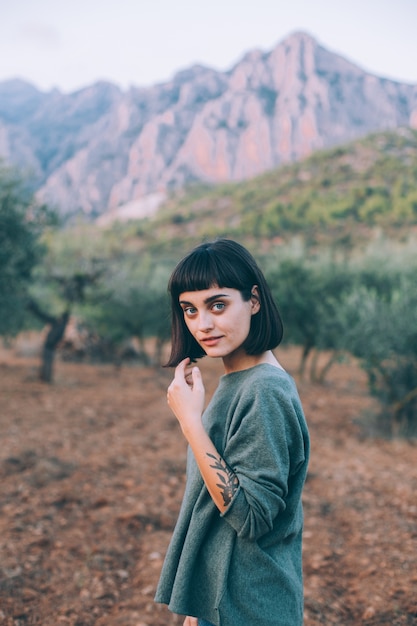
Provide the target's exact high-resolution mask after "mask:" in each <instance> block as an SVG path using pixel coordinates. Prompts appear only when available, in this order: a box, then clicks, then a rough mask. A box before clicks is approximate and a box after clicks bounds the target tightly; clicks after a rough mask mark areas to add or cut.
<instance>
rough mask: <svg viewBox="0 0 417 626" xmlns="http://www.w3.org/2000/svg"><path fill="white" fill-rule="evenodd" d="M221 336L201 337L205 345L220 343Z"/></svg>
mask: <svg viewBox="0 0 417 626" xmlns="http://www.w3.org/2000/svg"><path fill="white" fill-rule="evenodd" d="M220 339H221V337H206V338H205V339H201V343H202V344H204V345H205V346H215V345H217V344H218V343H219V341H220Z"/></svg>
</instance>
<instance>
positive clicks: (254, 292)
mask: <svg viewBox="0 0 417 626" xmlns="http://www.w3.org/2000/svg"><path fill="white" fill-rule="evenodd" d="M250 300H251V303H252V315H255V314H256V313H258V312H259V309H260V308H261V302H260V300H259V289H258V285H254V286H253V287H252V289H251V296H250Z"/></svg>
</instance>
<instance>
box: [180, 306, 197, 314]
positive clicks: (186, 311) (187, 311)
mask: <svg viewBox="0 0 417 626" xmlns="http://www.w3.org/2000/svg"><path fill="white" fill-rule="evenodd" d="M196 310H197V309H195V308H194V307H192V306H188V307H187V308H185V309H183V311H184V314H185V315H187V317H191V316H192V315H195V313H196Z"/></svg>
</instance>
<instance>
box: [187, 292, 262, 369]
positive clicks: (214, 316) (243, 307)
mask: <svg viewBox="0 0 417 626" xmlns="http://www.w3.org/2000/svg"><path fill="white" fill-rule="evenodd" d="M179 303H180V306H181V308H182V310H183V311H184V320H185V323H186V325H187V328H188V330H189V331H190V333H191V334H192V336H193V337H194V339H195V340H196V341H197V342H198V343H199V344H200V346H201V347H202V348H203V350H204V351H205V352H206V354H207V355H208V356H211V357H220V358H222V359H223V361H224V363H225V365H227V364H229V367H228V368H227V369H229V370H231V369H234V368H235V367H237V368H239V360H240V359H241V358H244V357H245V356H246V352H245V350H244V349H243V348H242V344H243V343H244V342H245V340H246V338H247V336H248V334H249V330H250V323H251V318H252V315H254V314H255V313H257V312H258V311H259V300H258V298H257V287H256V286H255V287H254V288H253V297H252V298H251V299H250V300H248V301H245V300H243V298H242V294H241V292H240V291H239V290H238V289H231V288H229V287H217V286H214V287H210V289H203V290H202V291H187V292H184V293H182V294H181V295H180V297H179Z"/></svg>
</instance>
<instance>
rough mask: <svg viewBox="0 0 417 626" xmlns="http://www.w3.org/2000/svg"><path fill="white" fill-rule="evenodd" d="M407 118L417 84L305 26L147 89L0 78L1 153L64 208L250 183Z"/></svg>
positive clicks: (97, 208) (109, 208)
mask: <svg viewBox="0 0 417 626" xmlns="http://www.w3.org/2000/svg"><path fill="white" fill-rule="evenodd" d="M398 126H413V127H417V85H408V84H401V83H398V82H394V81H391V80H386V79H384V78H380V77H377V76H373V75H371V74H368V73H366V72H364V71H362V70H361V69H360V68H358V67H357V66H355V65H353V64H352V63H350V62H348V61H346V60H345V59H343V58H342V57H340V56H338V55H336V54H333V53H331V52H329V51H328V50H326V49H325V48H323V47H322V46H320V45H319V44H318V43H317V42H316V41H315V40H314V39H313V38H312V37H310V36H309V35H307V34H305V33H295V34H293V35H291V36H290V37H288V38H287V39H285V40H284V41H282V42H281V43H279V44H278V45H277V46H276V47H275V48H274V49H273V50H271V51H270V52H266V53H264V52H261V51H257V50H255V51H252V52H249V53H248V54H246V55H245V56H244V57H243V58H242V60H241V61H240V62H239V63H237V65H236V66H235V67H233V68H232V69H231V70H230V71H228V72H224V73H222V72H217V71H214V70H212V69H209V68H206V67H201V66H195V67H191V68H190V69H188V70H186V71H182V72H179V73H178V74H177V75H176V76H174V78H173V79H172V81H170V82H168V83H164V84H160V85H155V86H154V87H151V88H148V89H140V88H132V89H130V90H129V91H127V92H123V91H121V90H119V89H118V88H117V87H116V86H114V85H112V84H108V83H98V84H95V85H92V86H90V87H88V88H86V89H82V90H80V91H78V92H75V93H71V94H62V93H60V92H59V91H57V90H55V91H51V92H49V93H42V92H39V91H38V90H37V89H35V88H34V87H33V86H31V85H29V84H27V83H24V82H21V81H7V82H3V83H0V155H1V156H2V157H3V158H4V159H5V160H6V161H9V162H11V163H14V164H17V165H19V166H20V167H21V168H24V169H26V170H28V171H30V172H31V173H32V174H34V176H35V177H36V181H37V186H38V194H39V196H40V197H41V198H42V199H43V200H46V201H47V202H49V203H51V204H53V205H56V206H57V207H58V208H59V209H60V211H61V212H62V213H63V214H66V215H74V214H77V213H80V212H81V213H84V214H89V215H91V217H97V216H99V215H101V214H110V215H111V214H112V213H114V212H116V211H118V210H120V209H121V208H123V207H124V206H125V205H127V204H128V205H129V207H130V208H132V206H137V208H138V210H139V212H140V207H141V206H142V203H145V204H146V199H147V198H148V196H151V197H152V198H156V197H158V198H162V197H163V196H164V193H165V192H166V191H167V190H169V189H172V188H175V187H180V186H183V185H185V184H187V183H190V182H192V181H197V180H201V181H208V182H220V181H229V180H241V179H244V178H248V177H251V176H254V175H256V174H259V173H261V172H263V171H265V170H267V169H271V168H273V167H276V166H277V165H279V164H281V163H284V162H288V161H292V160H296V159H300V158H302V157H304V156H306V155H308V154H309V153H311V152H313V151H315V150H317V149H320V148H325V147H330V146H332V145H335V144H338V143H343V142H346V141H349V140H351V139H354V138H356V137H359V136H362V135H365V134H367V133H369V132H373V131H378V130H385V129H389V128H396V127H398ZM135 203H136V204H135ZM145 211H146V207H145Z"/></svg>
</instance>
